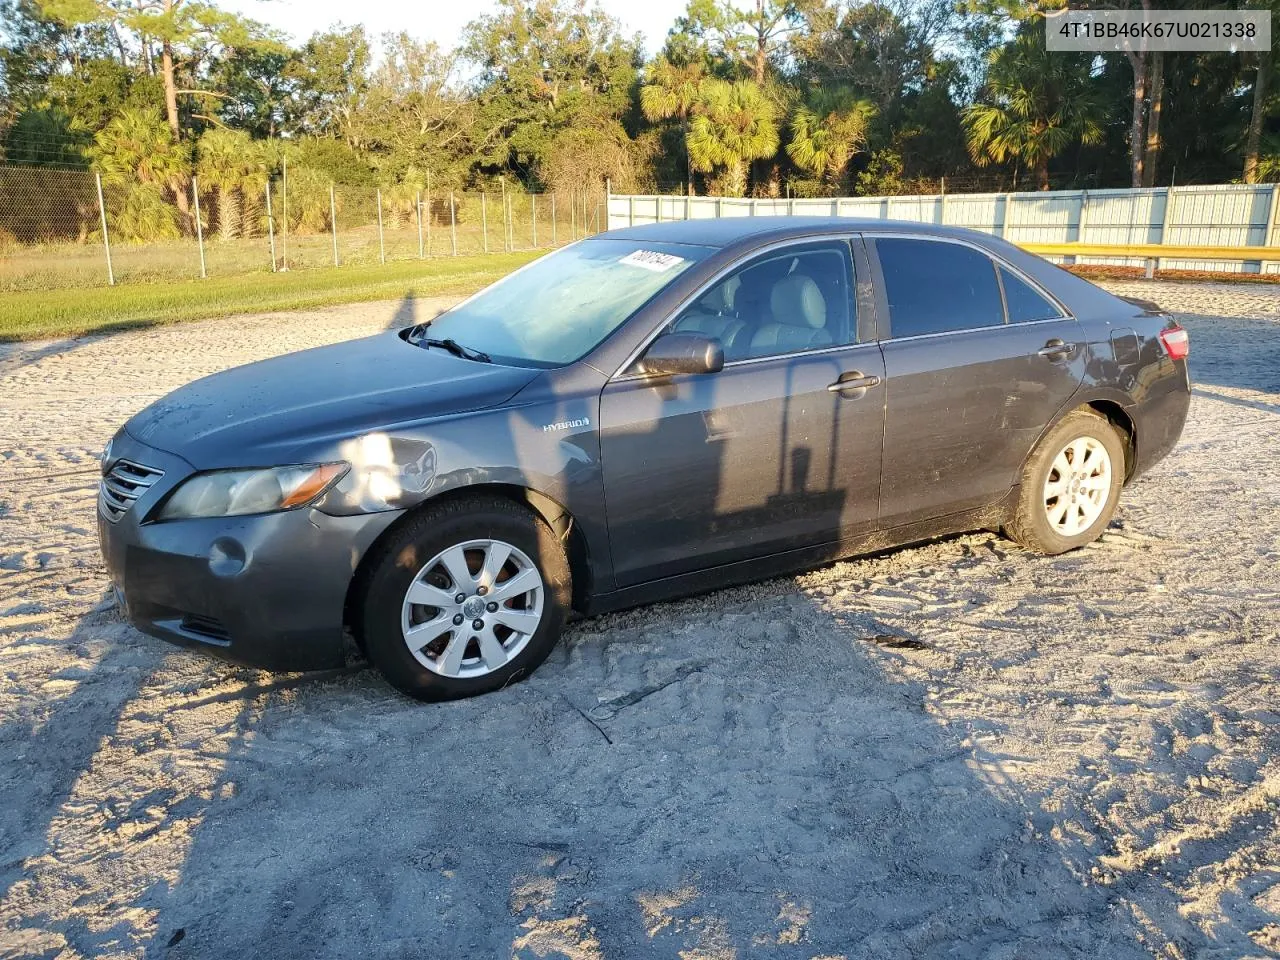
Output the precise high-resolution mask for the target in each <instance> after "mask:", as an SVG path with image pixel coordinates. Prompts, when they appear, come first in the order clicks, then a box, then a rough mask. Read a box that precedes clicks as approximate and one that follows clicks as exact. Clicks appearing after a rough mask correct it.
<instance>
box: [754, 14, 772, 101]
mask: <svg viewBox="0 0 1280 960" xmlns="http://www.w3.org/2000/svg"><path fill="white" fill-rule="evenodd" d="M768 42H769V38H768V37H767V36H765V32H764V0H756V64H755V68H756V83H758V84H760V85H761V86H764V67H765V53H766V50H765V47H766V45H767V44H768Z"/></svg>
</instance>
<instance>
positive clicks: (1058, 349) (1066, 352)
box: [1036, 337, 1076, 360]
mask: <svg viewBox="0 0 1280 960" xmlns="http://www.w3.org/2000/svg"><path fill="white" fill-rule="evenodd" d="M1075 348H1076V345H1075V344H1074V343H1063V342H1062V341H1061V340H1059V339H1058V338H1057V337H1054V338H1053V339H1052V340H1050V341H1049V342H1048V343H1046V344H1045V345H1044V346H1043V347H1041V348H1040V349H1039V350H1037V351H1036V353H1038V354H1039V355H1040V356H1042V357H1044V358H1045V359H1046V360H1061V359H1063V358H1064V357H1069V356H1071V354H1072V352H1073V351H1074V350H1075Z"/></svg>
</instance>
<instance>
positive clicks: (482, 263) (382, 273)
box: [0, 251, 541, 341]
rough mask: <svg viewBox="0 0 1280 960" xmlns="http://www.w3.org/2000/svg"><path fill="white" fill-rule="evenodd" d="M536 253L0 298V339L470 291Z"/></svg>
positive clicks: (60, 334)
mask: <svg viewBox="0 0 1280 960" xmlns="http://www.w3.org/2000/svg"><path fill="white" fill-rule="evenodd" d="M540 253H541V251H537V252H535V251H528V252H523V253H495V254H490V255H488V256H471V257H456V258H455V257H448V258H440V259H436V260H425V261H423V260H411V261H401V262H398V263H388V264H371V265H367V266H343V267H330V268H327V269H314V270H298V271H290V272H288V273H253V274H245V275H242V276H236V277H216V278H213V279H210V280H186V281H178V282H169V283H157V284H136V285H123V286H118V287H105V288H104V287H94V288H91V289H82V290H45V291H22V292H17V293H3V294H0V341H13V340H40V339H50V338H55V337H70V336H76V335H78V334H84V333H99V332H104V331H111V330H124V329H128V328H131V327H143V326H150V325H152V324H159V323H174V322H176V321H179V320H199V319H203V318H206V317H222V316H228V315H230V314H236V313H261V312H265V311H274V310H297V309H301V308H304V307H322V306H328V305H330V304H336V303H359V302H361V301H365V300H390V299H393V298H402V297H430V296H440V295H445V294H455V293H470V292H471V291H473V290H478V289H480V288H481V287H483V286H485V285H487V284H489V283H492V282H493V281H494V280H497V279H499V278H501V277H503V276H505V275H506V274H508V273H510V272H511V271H512V270H514V269H515V268H516V267H519V266H522V265H524V264H526V263H528V262H529V261H530V260H532V259H534V258H535V257H536V256H539V255H540Z"/></svg>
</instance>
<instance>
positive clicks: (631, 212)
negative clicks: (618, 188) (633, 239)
mask: <svg viewBox="0 0 1280 960" xmlns="http://www.w3.org/2000/svg"><path fill="white" fill-rule="evenodd" d="M635 225H636V198H635V194H632V195H631V196H629V197H627V226H628V227H634V226H635Z"/></svg>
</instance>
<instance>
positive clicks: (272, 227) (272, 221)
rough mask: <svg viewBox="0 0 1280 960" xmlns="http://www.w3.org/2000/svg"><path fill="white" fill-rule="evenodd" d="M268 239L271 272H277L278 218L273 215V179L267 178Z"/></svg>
mask: <svg viewBox="0 0 1280 960" xmlns="http://www.w3.org/2000/svg"><path fill="white" fill-rule="evenodd" d="M267 238H268V240H269V241H270V243H271V272H272V273H275V272H276V218H275V216H273V215H272V213H271V178H270V177H267Z"/></svg>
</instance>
